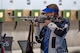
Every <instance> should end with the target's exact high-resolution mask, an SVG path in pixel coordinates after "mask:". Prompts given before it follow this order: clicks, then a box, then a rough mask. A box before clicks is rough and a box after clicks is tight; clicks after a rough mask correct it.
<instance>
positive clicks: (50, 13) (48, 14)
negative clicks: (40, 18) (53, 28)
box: [44, 12, 54, 16]
mask: <svg viewBox="0 0 80 53" xmlns="http://www.w3.org/2000/svg"><path fill="white" fill-rule="evenodd" d="M44 15H45V16H54V12H49V13H45V14H44Z"/></svg>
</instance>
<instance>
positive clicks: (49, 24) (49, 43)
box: [36, 4, 70, 53]
mask: <svg viewBox="0 0 80 53" xmlns="http://www.w3.org/2000/svg"><path fill="white" fill-rule="evenodd" d="M58 12H59V8H58V6H57V5H56V4H50V5H48V6H47V7H46V8H45V9H43V12H42V13H43V14H44V15H45V16H47V17H49V18H50V17H53V18H54V20H50V19H45V21H44V26H43V28H42V29H41V31H40V34H39V33H38V34H39V35H37V36H36V41H37V42H38V43H41V53H67V47H66V42H65V35H66V33H67V32H68V30H69V26H70V24H69V20H68V19H65V18H62V17H59V15H58ZM36 26H38V23H37V24H36Z"/></svg>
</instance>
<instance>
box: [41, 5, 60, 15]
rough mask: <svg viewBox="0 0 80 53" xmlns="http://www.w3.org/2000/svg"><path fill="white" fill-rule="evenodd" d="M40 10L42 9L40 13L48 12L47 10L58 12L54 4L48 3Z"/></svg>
mask: <svg viewBox="0 0 80 53" xmlns="http://www.w3.org/2000/svg"><path fill="white" fill-rule="evenodd" d="M42 11H43V12H42V14H45V13H49V12H55V13H58V12H59V8H58V6H57V5H56V4H50V5H48V6H47V7H46V8H45V9H43V10H42Z"/></svg>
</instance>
